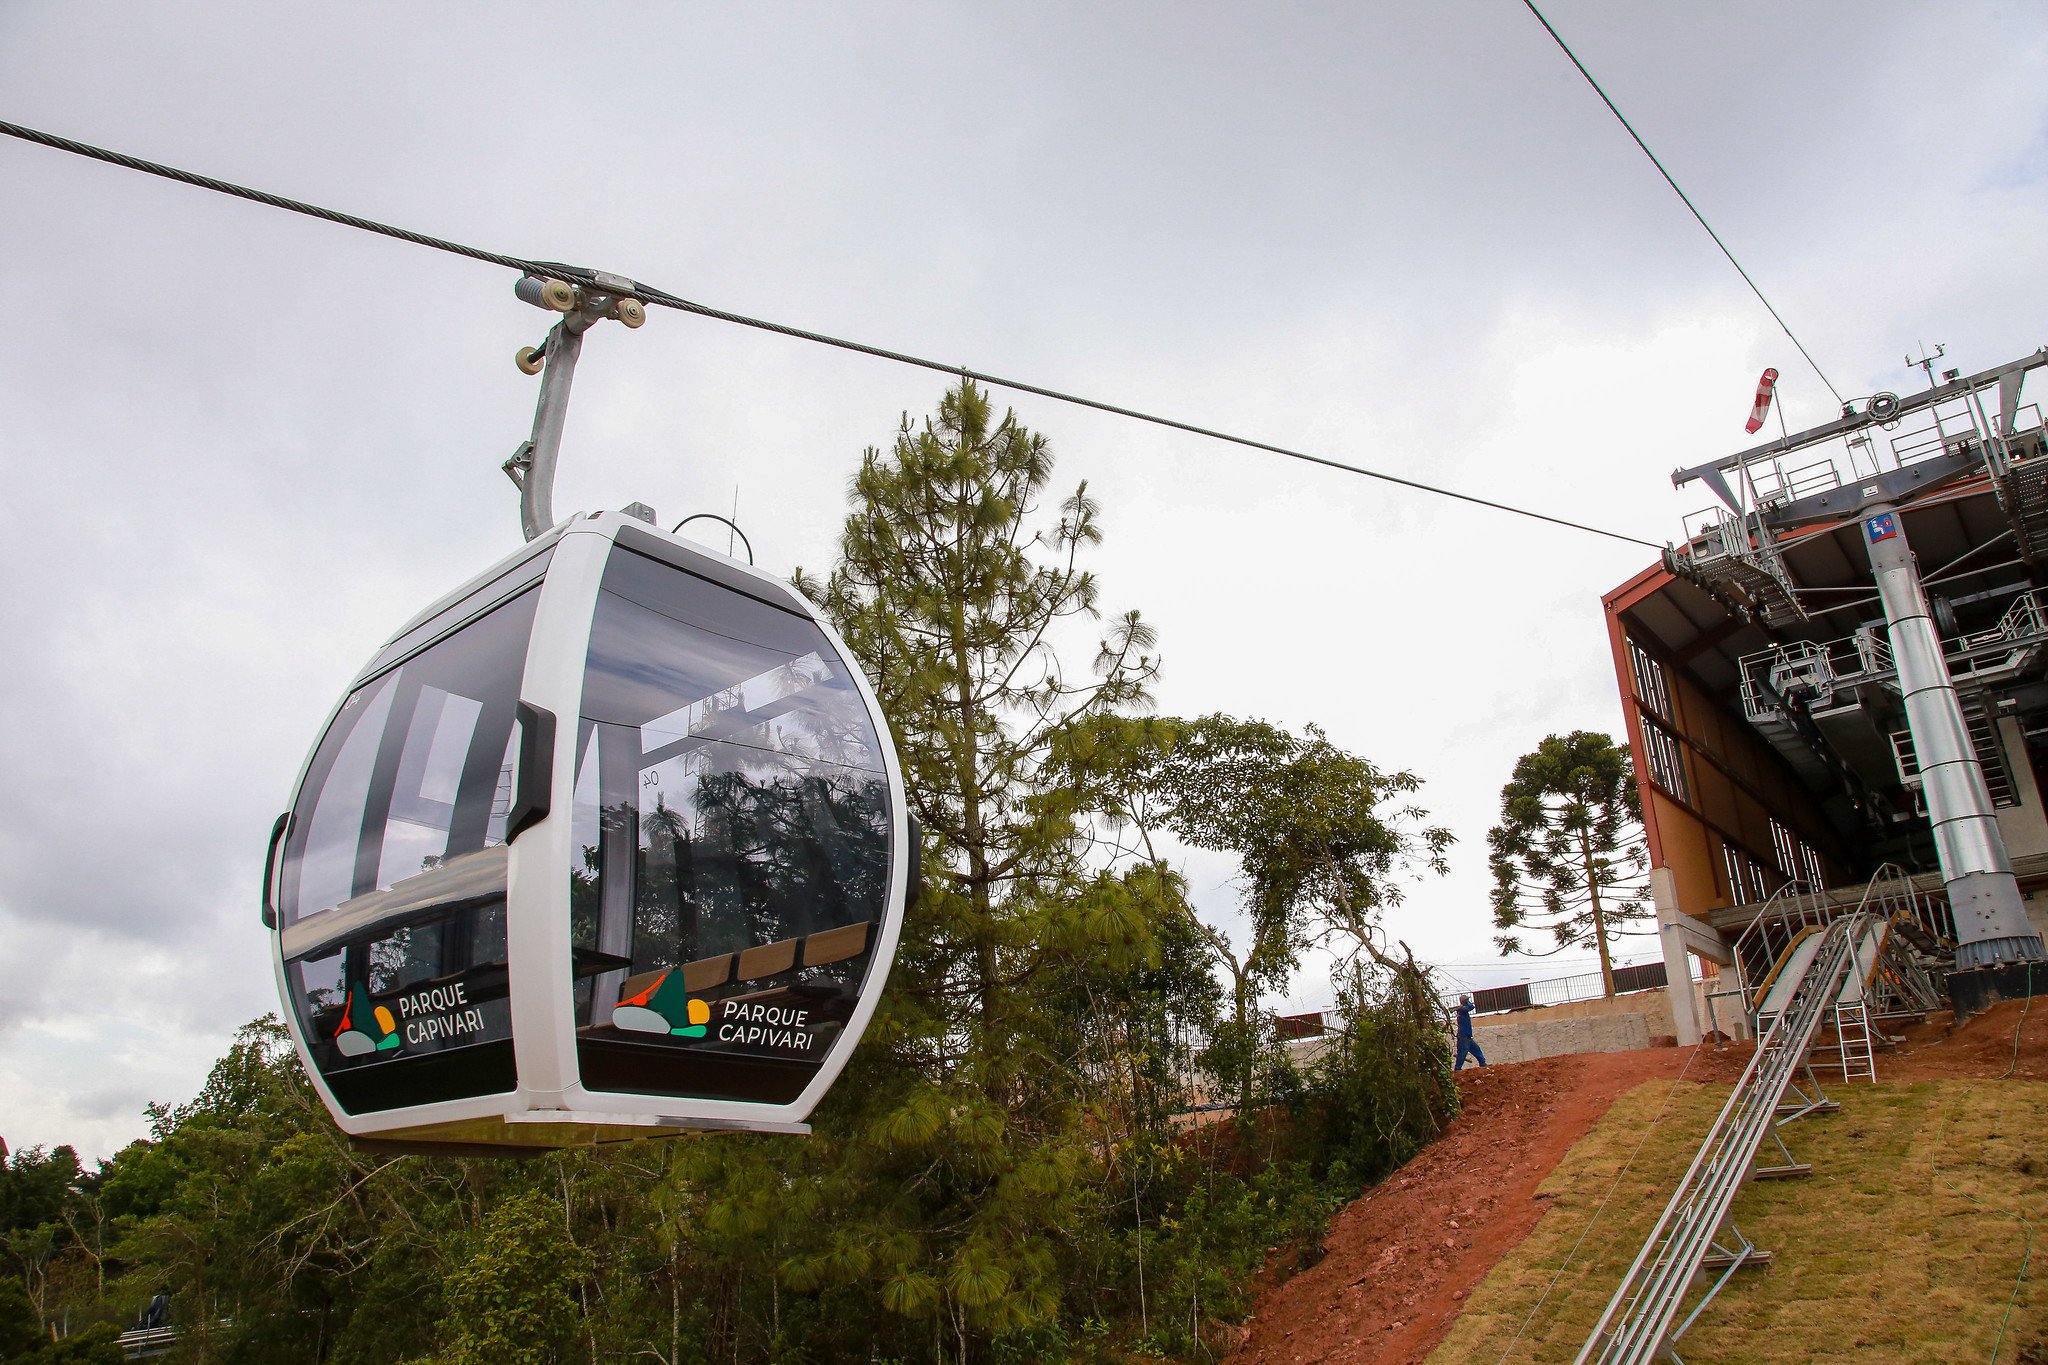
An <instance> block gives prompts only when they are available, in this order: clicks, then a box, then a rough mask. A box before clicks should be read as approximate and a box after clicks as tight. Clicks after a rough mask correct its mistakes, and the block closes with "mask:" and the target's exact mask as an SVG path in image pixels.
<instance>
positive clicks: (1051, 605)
mask: <svg viewBox="0 0 2048 1365" xmlns="http://www.w3.org/2000/svg"><path fill="white" fill-rule="evenodd" d="M1051 469H1052V453H1051V449H1050V447H1049V445H1048V443H1047V442H1046V440H1045V438H1044V437H1043V436H1041V435H1038V434H1035V433H1033V432H1031V431H1029V430H1028V429H1026V428H1025V427H1024V426H1023V425H1022V424H1021V423H1020V422H1019V421H1018V420H1017V418H1016V415H1015V414H1014V413H1007V412H1006V413H1003V414H1001V415H1000V416H999V415H998V414H997V412H996V410H995V409H994V407H993V406H992V405H991V403H990V401H989V398H988V396H987V394H986V393H985V392H984V391H983V390H982V389H980V388H979V387H977V386H976V385H974V384H973V383H971V382H962V383H961V384H960V385H959V386H958V387H956V388H954V389H952V390H951V391H949V392H948V393H947V394H946V395H945V397H944V398H943V399H942V400H941V402H940V405H939V409H938V413H937V415H936V416H935V417H934V418H932V419H929V420H927V421H925V422H924V423H923V424H921V425H919V426H912V425H911V424H910V423H909V422H908V421H906V422H905V423H904V425H903V426H902V428H901V429H900V430H899V431H898V432H897V435H896V439H895V442H894V444H893V446H892V447H891V449H890V450H888V451H887V452H884V451H882V450H879V449H874V448H870V449H869V450H868V451H867V452H866V453H865V455H864V456H863V458H862V461H861V468H860V472H859V473H858V475H857V476H856V477H855V479H854V483H853V490H852V496H853V502H854V508H853V511H852V514H851V515H850V516H849V517H848V518H847V521H846V527H845V531H844V533H843V535H842V537H841V541H840V559H839V562H838V563H837V565H836V566H835V567H834V568H833V570H832V571H831V573H830V575H829V576H828V577H826V578H825V579H824V580H823V581H822V582H820V581H819V580H817V579H815V578H809V577H806V576H804V575H802V574H801V573H799V575H798V578H797V582H798V585H799V587H801V588H802V589H803V590H804V591H805V592H807V593H809V594H810V595H811V596H812V597H813V598H814V600H817V601H818V602H819V603H820V604H821V606H822V607H823V608H824V609H825V611H826V612H827V613H828V614H829V615H830V617H831V618H832V620H833V622H834V624H835V625H837V627H838V628H839V630H840V633H841V634H842V635H843V636H844V638H845V639H846V641H847V643H848V645H849V646H850V647H851V648H852V650H853V651H854V653H855V654H856V656H858V658H859V660H860V663H861V665H862V667H863V668H864V669H865V670H866V672H867V674H868V676H869V678H870V679H871V680H872V681H873V683H874V685H875V690H876V694H877V697H878V699H879V701H880V702H881V707H882V711H883V713H884V715H885V716H887V718H888V721H889V725H890V729H891V732H892V737H893V739H894V741H895V743H896V746H897V752H898V754H899V755H900V756H901V759H902V763H903V767H904V773H905V782H906V786H907V788H908V793H909V799H910V801H911V804H912V808H913V809H914V811H915V812H916V814H917V817H918V819H919V821H920V823H921V824H922V826H923V829H924V837H925V859H924V883H923V893H922V895H921V896H920V897H919V898H918V900H917V902H916V904H915V905H914V906H913V908H912V910H911V912H910V914H909V915H908V917H907V919H906V923H905V926H904V932H903V935H902V940H901V944H900V946H899V949H898V958H897V963H896V966H895V968H894V970H893V971H892V973H891V977H890V990H889V994H888V996H887V997H886V998H885V1000H884V1002H883V1004H882V1005H881V1007H880V1009H879V1011H878V1013H877V1016H876V1020H875V1023H874V1025H873V1026H872V1029H871V1034H870V1039H871V1041H872V1042H873V1043H874V1044H878V1045H879V1048H877V1047H863V1049H862V1054H861V1055H860V1056H859V1057H858V1058H857V1060H856V1066H855V1071H854V1072H852V1073H850V1074H849V1077H848V1080H846V1081H843V1082H842V1083H841V1087H840V1089H841V1090H842V1091H846V1092H847V1094H846V1095H844V1096H839V1097H835V1098H836V1100H837V1105H836V1106H835V1108H834V1113H835V1114H836V1115H839V1116H840V1117H839V1118H837V1119H834V1120H832V1121H833V1122H835V1123H837V1122H843V1121H845V1120H846V1118H848V1117H850V1116H848V1115H847V1114H846V1110H845V1109H844V1108H839V1107H837V1106H847V1107H858V1109H859V1110H860V1112H861V1114H862V1115H863V1118H862V1122H863V1124H864V1128H863V1132H864V1137H863V1140H862V1142H861V1143H860V1144H858V1145H856V1146H852V1147H849V1148H848V1149H847V1150H846V1151H845V1152H844V1153H843V1154H842V1158H841V1162H840V1165H839V1167H838V1169H837V1173H836V1174H835V1175H834V1176H833V1177H831V1178H832V1179H836V1180H853V1181H855V1182H856V1184H857V1186H858V1188H860V1189H861V1190H863V1191H865V1192H866V1193H867V1194H868V1195H869V1197H868V1198H865V1199H864V1200H863V1201H862V1204H861V1207H859V1208H858V1209H857V1210H854V1211H853V1212H854V1215H855V1216H854V1217H853V1218H849V1219H847V1220H846V1221H845V1223H844V1224H843V1225H841V1226H839V1227H837V1228H835V1229H834V1230H833V1233H832V1237H831V1239H830V1243H829V1244H828V1245H827V1246H824V1247H821V1248H819V1249H818V1250H816V1251H814V1252H812V1253H810V1254H808V1255H802V1256H798V1257H796V1258H794V1259H792V1260H791V1261H790V1262H789V1263H787V1265H786V1266H785V1273H784V1279H785V1281H786V1282H788V1283H789V1284H791V1285H792V1286H793V1287H799V1288H804V1289H807V1290H820V1289H824V1288H829V1287H830V1286H832V1285H834V1284H839V1285H854V1284H859V1285H862V1286H866V1285H871V1284H875V1283H879V1285H880V1300H881V1304H882V1306H883V1307H884V1308H885V1309H887V1310H888V1311H890V1312H891V1313H895V1314H898V1315H900V1316H902V1317H905V1318H912V1319H930V1320H931V1321H932V1327H933V1332H934V1336H933V1338H932V1341H933V1353H934V1354H935V1355H936V1354H955V1355H964V1354H965V1353H966V1352H967V1351H968V1349H969V1343H970V1341H971V1340H973V1339H976V1338H982V1339H986V1338H988V1337H996V1336H1004V1335H1010V1336H1015V1335H1017V1334H1019V1333H1026V1332H1029V1331H1032V1330H1036V1329H1040V1328H1043V1327H1045V1326H1047V1325H1049V1324H1052V1323H1054V1322H1055V1321H1056V1320H1057V1318H1058V1315H1059V1312H1060V1304H1061V1293H1062V1280H1061V1275H1060V1268H1059V1258H1058V1253H1057V1248H1058V1246H1059V1244H1060V1239H1061V1238H1063V1237H1064V1236H1065V1235H1067V1233H1068V1232H1070V1230H1071V1228H1072V1227H1074V1226H1077V1225H1081V1224H1083V1223H1084V1222H1085V1221H1086V1218H1087V1215H1086V1214H1085V1212H1084V1210H1085V1208H1086V1206H1087V1202H1088V1200H1089V1199H1090V1197H1091V1196H1090V1191H1089V1188H1088V1183H1087V1179H1086V1177H1087V1175H1088V1174H1089V1173H1090V1172H1091V1170H1096V1169H1097V1168H1096V1167H1095V1166H1094V1162H1093V1160H1092V1159H1091V1152H1092V1150H1093V1137H1092V1135H1091V1133H1090V1131H1089V1127H1088V1125H1087V1123H1086V1122H1085V1121H1084V1107H1085V1106H1086V1105H1087V1104H1088V1103H1089V1099H1090V1094H1091V1090H1092V1089H1093V1088H1094V1087H1095V1086H1096V1085H1097V1084H1099V1083H1101V1082H1102V1081H1103V1080H1104V1076H1103V1074H1102V1068H1101V1067H1099V1066H1090V1065H1089V1064H1088V1063H1087V1053H1088V1047H1087V1046H1086V1044H1085V1043H1084V1042H1082V1041H1081V1040H1079V1039H1078V1038H1077V1029H1078V1028H1080V1027H1081V1024H1080V1023H1079V1017H1080V1016H1082V1015H1085V1014H1086V1013H1087V1011H1085V1010H1078V1011H1077V1009H1076V1007H1075V1001H1076V999H1077V998H1079V999H1083V1000H1085V999H1087V998H1088V994H1087V980H1088V979H1089V978H1090V976H1091V974H1093V973H1099V972H1102V971H1109V970H1114V969H1117V968H1118V967H1120V966H1121V967H1122V968H1123V969H1125V970H1128V969H1129V968H1131V967H1133V966H1142V965H1143V964H1145V963H1146V962H1148V961H1156V960H1157V957H1158V943H1157V935H1156V932H1155V930H1156V926H1157V925H1158V924H1159V923H1160V922H1161V919H1162V917H1163V916H1165V915H1168V914H1171V913H1178V912H1177V911H1175V910H1173V909H1172V908H1171V907H1170V906H1169V905H1168V902H1169V901H1170V900H1171V899H1172V898H1174V897H1177V896H1178V895H1179V888H1178V884H1177V882H1175V881H1174V880H1173V879H1171V878H1169V877H1165V876H1160V875H1151V874H1148V872H1147V870H1146V869H1144V868H1140V867H1125V868H1121V869H1119V868H1116V867H1112V866H1109V865H1108V863H1107V861H1106V860H1105V859H1104V858H1102V857H1099V856H1095V854H1096V853H1097V851H1098V849H1099V846H1098V845H1097V843H1096V840H1095V838H1094V834H1095V821H1094V819H1093V816H1094V815H1095V814H1096V809H1095V806H1094V804H1093V803H1094V802H1095V800H1096V798H1097V797H1099V795H1100V794H1101V790H1102V784H1101V783H1100V782H1099V781H1097V778H1098V776H1099V775H1100V774H1102V773H1104V772H1107V771H1109V770H1111V769H1114V768H1116V767H1118V766H1119V765H1121V764H1126V763H1127V761H1128V753H1129V751H1130V750H1131V749H1132V748H1133V747H1137V746H1144V745H1148V744H1155V745H1156V744H1158V743H1160V742H1163V732H1162V731H1160V730H1159V729H1158V727H1157V726H1156V725H1155V724H1154V723H1151V722H1148V721H1146V720H1144V719H1143V718H1142V717H1138V716H1136V715H1135V714H1134V713H1136V712H1138V711H1140V710H1141V709H1142V708H1144V707H1145V706H1146V705H1147V702H1148V699H1147V695H1146V686H1147V684H1148V683H1149V682H1150V681H1151V679H1152V678H1153V677H1154V676H1155V674H1156V673H1157V670H1158V661H1157V658H1156V656H1155V655H1154V653H1153V648H1154V639H1153V634H1152V631H1151V629H1150V628H1149V627H1148V626H1147V625H1145V623H1144V622H1143V621H1142V620H1141V619H1140V617H1139V615H1138V614H1137V613H1136V612H1134V611H1133V612H1126V613H1124V614H1121V615H1118V616H1114V617H1112V618H1111V619H1110V620H1109V621H1108V623H1107V628H1106V629H1104V630H1103V631H1102V632H1101V633H1100V635H1099V636H1098V637H1096V638H1095V639H1094V640H1093V641H1092V648H1091V650H1090V652H1091V653H1092V656H1093V657H1092V667H1087V668H1083V669H1076V668H1074V667H1072V665H1071V664H1070V663H1069V662H1068V660H1067V659H1066V658H1065V657H1064V656H1063V653H1062V650H1063V648H1068V649H1070V648H1072V646H1073V645H1074V643H1075V641H1076V640H1077V639H1079V638H1086V637H1085V636H1083V634H1082V633H1083V631H1085V630H1087V628H1088V627H1089V625H1090V624H1091V623H1092V622H1094V621H1096V620H1097V619H1098V618H1099V614H1100V607H1099V605H1098V600H1097V596H1098V594H1097V586H1096V582H1095V578H1094V575H1093V574H1092V573H1090V572H1089V571H1088V570H1087V569H1085V568H1084V567H1082V565H1081V562H1080V560H1081V555H1082V553H1083V551H1085V550H1086V549H1087V548H1088V547H1090V546H1092V545H1094V544H1095V543H1097V542H1098V541H1099V540H1100V539H1101V529H1100V527H1099V525H1098V521H1097V509H1096V506H1095V504H1094V502H1093V501H1092V500H1091V499H1090V498H1089V497H1088V492H1087V485H1086V484H1085V483H1083V484H1080V485H1078V486H1077V487H1075V488H1074V490H1073V491H1072V492H1071V493H1069V494H1068V495H1066V496H1065V497H1064V498H1062V499H1060V501H1059V502H1058V504H1057V507H1056V509H1055V510H1053V511H1052V512H1051V513H1050V514H1049V515H1048V514H1047V513H1046V512H1045V510H1044V509H1045V503H1044V499H1045V495H1046V489H1047V484H1048V481H1049V479H1050V475H1051ZM1089 633H1090V634H1092V633H1093V632H1089ZM1112 719H1115V720H1118V721H1120V722H1121V723H1118V724H1108V723H1106V722H1109V721H1111V720H1112ZM1141 1027H1143V1026H1142V1025H1138V1024H1133V1025H1131V1028H1132V1029H1133V1031H1136V1030H1138V1029H1140V1028H1141ZM1097 1055H1098V1056H1099V1055H1100V1054H1099V1051H1098V1053H1097ZM849 1087H851V1088H849ZM824 1126H825V1125H824V1123H823V1122H821V1124H820V1127H821V1128H822V1127H824ZM890 1187H898V1188H896V1189H895V1190H894V1192H893V1193H892V1194H891V1195H890V1197H888V1198H887V1199H882V1198H879V1197H875V1196H878V1195H879V1193H880V1191H881V1190H882V1189H885V1188H890ZM949 1341H950V1343H951V1347H952V1349H951V1350H950V1351H948V1350H947V1343H948V1342H949Z"/></svg>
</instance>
